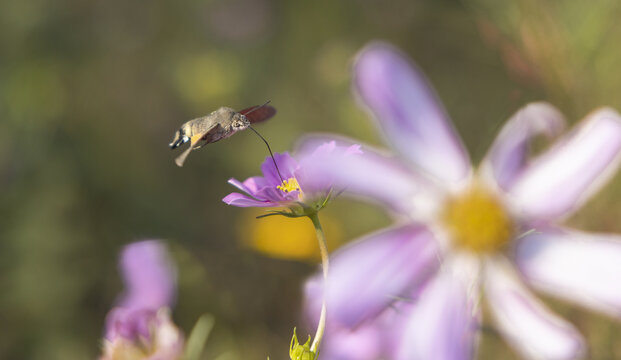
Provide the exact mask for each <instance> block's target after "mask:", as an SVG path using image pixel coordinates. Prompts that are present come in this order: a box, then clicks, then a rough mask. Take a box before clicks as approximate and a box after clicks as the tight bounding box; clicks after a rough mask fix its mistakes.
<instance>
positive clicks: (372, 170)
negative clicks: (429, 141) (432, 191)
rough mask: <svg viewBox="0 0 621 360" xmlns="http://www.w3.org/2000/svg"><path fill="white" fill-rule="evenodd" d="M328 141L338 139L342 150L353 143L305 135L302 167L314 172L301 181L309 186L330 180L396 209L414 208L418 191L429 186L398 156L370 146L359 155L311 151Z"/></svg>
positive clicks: (341, 139)
mask: <svg viewBox="0 0 621 360" xmlns="http://www.w3.org/2000/svg"><path fill="white" fill-rule="evenodd" d="M326 142H335V143H336V144H339V145H340V146H341V147H342V149H348V148H349V147H350V146H352V145H353V144H354V142H353V141H350V140H348V139H345V138H334V137H332V138H330V137H326V136H308V137H305V138H304V139H303V141H302V142H301V143H300V145H299V148H300V150H299V151H298V153H299V154H300V161H301V162H302V163H303V167H302V170H303V171H304V172H306V173H308V174H313V175H314V176H304V177H303V180H301V181H302V182H303V183H304V184H305V185H307V186H312V187H318V186H321V185H322V184H323V183H324V182H326V181H329V182H330V183H331V184H332V186H334V187H335V188H345V190H346V191H347V193H349V194H353V195H359V196H363V197H366V198H371V199H374V200H376V201H379V202H381V203H382V204H384V205H386V206H389V207H390V208H391V209H393V210H396V211H411V210H412V206H413V201H412V198H413V197H414V196H415V194H418V193H420V192H421V190H423V189H427V188H428V187H429V186H430V184H429V183H427V182H426V181H425V180H423V179H421V178H420V177H416V176H415V175H414V174H413V172H412V171H411V170H410V169H408V168H407V167H406V166H404V165H403V164H402V163H401V162H400V161H398V160H397V159H395V158H391V157H388V156H386V155H383V154H380V153H379V152H377V151H375V150H373V149H371V148H368V147H361V154H358V155H356V156H334V155H333V154H315V153H314V152H312V149H315V148H316V147H317V146H318V144H321V143H326ZM342 151H344V150H342Z"/></svg>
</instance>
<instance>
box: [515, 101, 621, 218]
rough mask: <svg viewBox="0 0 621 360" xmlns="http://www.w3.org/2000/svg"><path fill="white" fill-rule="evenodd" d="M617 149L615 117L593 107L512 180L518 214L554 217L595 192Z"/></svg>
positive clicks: (620, 142)
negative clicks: (573, 126)
mask: <svg viewBox="0 0 621 360" xmlns="http://www.w3.org/2000/svg"><path fill="white" fill-rule="evenodd" d="M619 150H621V118H620V117H619V114H617V113H616V112H615V111H614V110H612V109H608V108H606V109H602V110H599V111H597V112H595V113H593V114H591V115H590V116H588V117H587V118H586V120H585V121H584V123H583V124H582V125H581V126H580V127H579V128H578V129H577V130H575V131H573V132H572V133H571V134H569V135H568V136H567V137H566V138H565V139H564V140H563V141H561V142H559V144H558V145H556V146H554V147H553V148H552V149H551V150H549V151H548V152H546V153H545V154H544V155H542V156H541V157H540V158H538V159H537V160H536V161H535V162H534V163H533V164H532V165H531V166H529V167H528V168H527V169H526V170H525V171H524V174H523V175H522V176H521V177H520V178H519V179H517V181H516V183H515V184H514V185H513V186H512V188H511V189H510V193H511V195H512V197H513V198H514V201H515V202H516V204H517V205H518V207H519V208H520V209H521V210H522V211H523V215H525V216H526V217H530V218H547V219H549V218H558V217H561V216H564V215H567V214H569V213H570V212H571V211H572V210H575V209H576V208H577V207H578V206H579V205H581V204H582V203H583V202H584V201H586V200H587V199H588V198H589V197H590V195H592V194H593V193H595V192H596V191H597V190H598V189H599V188H600V187H601V186H602V185H603V184H604V183H605V182H606V180H607V179H608V178H609V177H610V175H612V174H613V173H614V171H616V169H617V166H618V163H619V161H618V160H619Z"/></svg>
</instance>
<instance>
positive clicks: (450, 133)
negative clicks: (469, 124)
mask: <svg viewBox="0 0 621 360" xmlns="http://www.w3.org/2000/svg"><path fill="white" fill-rule="evenodd" d="M354 86H355V90H356V91H357V92H358V94H359V95H360V98H361V99H362V101H363V103H364V105H366V106H368V108H369V110H371V112H372V113H373V115H375V117H376V118H377V121H378V123H379V124H380V126H381V127H382V129H383V130H384V133H385V135H386V137H387V143H389V144H390V145H391V146H393V147H394V148H396V149H397V150H398V152H399V153H400V154H401V155H403V156H404V157H406V158H407V159H409V160H410V161H412V162H413V163H414V164H415V165H416V166H417V167H420V168H421V169H422V170H424V171H426V172H428V173H429V174H431V175H432V176H435V177H436V178H438V179H441V180H444V181H451V182H455V181H459V180H462V179H464V178H465V177H466V176H467V175H468V174H469V173H470V161H469V159H468V155H467V153H466V151H465V150H464V147H463V145H462V144H461V142H460V139H459V137H458V136H457V135H456V134H455V130H454V129H453V127H452V124H451V122H450V121H449V118H448V116H447V114H446V113H445V111H444V109H443V108H442V106H441V104H440V103H439V102H438V101H437V100H436V97H435V94H434V93H433V90H432V89H431V87H430V86H429V85H428V84H427V82H426V80H425V78H424V77H423V75H422V74H421V73H420V72H419V71H418V70H417V69H416V67H415V66H414V64H412V63H411V62H410V61H409V60H408V59H407V58H406V57H405V56H404V55H403V54H402V53H401V52H400V51H399V50H397V49H396V48H394V47H392V46H391V45H388V44H385V43H373V44H371V45H368V46H366V47H365V48H364V49H362V51H361V52H360V54H359V55H358V58H357V59H356V62H355V64H354Z"/></svg>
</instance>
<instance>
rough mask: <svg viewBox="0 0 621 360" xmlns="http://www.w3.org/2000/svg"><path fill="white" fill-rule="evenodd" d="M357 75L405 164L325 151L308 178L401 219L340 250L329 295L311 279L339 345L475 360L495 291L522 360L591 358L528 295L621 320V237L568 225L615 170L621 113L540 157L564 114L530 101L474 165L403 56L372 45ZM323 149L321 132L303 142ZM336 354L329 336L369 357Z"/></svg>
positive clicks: (312, 307) (592, 117)
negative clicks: (532, 151) (375, 337)
mask: <svg viewBox="0 0 621 360" xmlns="http://www.w3.org/2000/svg"><path fill="white" fill-rule="evenodd" d="M354 76H355V80H354V81H355V82H354V88H355V90H356V92H357V94H358V95H359V98H360V100H361V101H362V102H363V103H364V105H366V107H367V108H368V110H370V112H371V113H372V114H373V115H374V117H375V118H376V119H377V122H378V124H379V126H380V128H381V130H382V132H383V133H384V135H385V136H386V139H387V143H388V144H389V145H390V146H391V147H392V148H394V150H396V151H397V152H398V153H399V154H400V155H401V158H394V157H391V156H388V155H386V154H383V153H381V152H379V151H376V150H373V149H370V148H363V150H364V153H363V154H362V155H361V156H357V157H355V158H354V157H352V158H348V159H343V158H339V157H328V156H326V157H315V158H313V159H312V160H309V161H308V163H307V165H306V166H307V170H308V171H309V173H312V174H315V176H316V181H321V179H322V177H323V176H327V177H330V178H331V179H333V181H334V184H335V185H338V186H342V187H344V188H346V191H347V192H349V193H351V194H355V195H359V196H362V197H366V198H370V199H373V200H374V201H376V202H379V203H381V204H383V205H385V206H386V207H387V208H389V209H390V210H391V211H392V213H393V214H394V215H395V216H396V217H397V218H398V221H397V224H396V225H395V226H393V227H392V228H390V229H386V230H382V231H380V232H377V233H375V234H372V235H369V236H367V237H365V238H363V239H361V240H359V241H356V242H354V243H352V244H351V245H349V246H347V247H346V248H344V249H342V250H340V251H338V252H337V253H336V254H335V255H334V256H333V258H332V260H331V261H332V267H331V270H330V275H329V278H328V282H327V285H326V287H325V288H323V287H322V285H321V282H320V281H319V277H318V276H316V277H314V278H312V279H311V280H309V282H308V283H307V286H306V299H307V300H306V306H307V310H308V311H309V312H310V313H312V314H316V313H317V311H318V308H319V304H318V300H317V299H321V296H320V293H321V291H325V294H326V299H327V307H328V309H330V311H329V313H328V328H329V329H332V331H333V334H334V336H335V337H336V338H337V339H343V341H345V343H347V342H346V341H347V339H350V340H351V339H352V338H353V339H355V338H356V337H359V338H361V339H366V338H367V337H368V334H373V331H379V332H380V333H384V334H385V333H390V334H391V335H393V336H392V337H391V339H393V340H394V339H397V341H395V342H394V343H390V344H388V345H389V346H387V345H386V344H387V343H386V341H385V340H382V344H383V345H382V344H380V345H378V346H377V349H379V350H378V351H380V352H381V354H380V355H377V356H374V357H373V358H377V357H381V356H383V357H388V358H397V359H470V358H473V357H475V354H476V348H477V336H476V333H477V331H478V327H479V324H480V320H479V317H480V311H479V306H478V305H479V300H480V299H479V298H480V296H481V294H484V295H485V300H486V301H487V303H488V304H489V306H490V309H491V313H492V315H493V317H494V319H495V321H496V324H497V328H498V331H499V332H500V333H501V334H502V335H503V336H504V338H505V339H506V340H507V341H508V342H509V343H510V344H511V345H512V346H513V347H514V349H515V350H516V351H518V352H519V353H520V354H521V355H522V356H524V357H527V358H537V359H573V358H577V357H581V356H583V355H584V354H585V351H586V350H585V344H584V341H583V339H582V337H581V336H580V334H579V333H578V332H577V331H576V329H575V328H574V327H573V326H572V325H571V324H570V323H568V322H567V321H565V320H563V319H562V318H560V317H558V316H557V315H555V314H554V313H552V312H551V311H550V310H549V309H548V308H547V307H546V306H545V304H544V303H542V302H541V301H539V300H538V299H537V298H536V297H535V296H534V295H533V294H532V293H531V291H530V289H529V288H530V287H531V286H532V287H534V288H536V289H538V290H541V291H542V292H546V293H548V294H550V295H552V296H556V297H560V298H563V299H565V300H567V301H571V302H574V303H577V304H580V305H584V306H587V307H589V308H591V309H594V310H597V311H600V312H604V313H607V314H609V315H611V316H615V317H618V316H619V314H620V313H621V290H619V289H618V287H617V286H616V284H617V282H618V279H619V278H621V241H620V240H621V239H620V237H619V236H618V235H599V234H589V233H584V232H578V231H576V230H573V229H569V228H566V227H563V226H561V225H558V223H559V222H560V221H562V220H563V219H564V218H566V217H567V216H569V215H570V214H571V213H573V212H574V211H575V210H576V209H577V208H578V207H579V206H580V205H581V204H582V203H583V202H585V201H586V200H587V199H588V198H589V197H590V196H591V195H592V194H594V193H595V192H596V191H597V190H598V189H599V188H600V187H601V186H602V185H603V184H604V183H605V181H606V180H607V179H608V178H609V176H610V175H611V174H613V173H614V172H615V170H616V169H617V165H618V162H619V158H620V155H619V154H620V150H621V118H620V116H619V114H617V113H616V112H615V111H614V110H612V109H608V108H604V109H600V110H597V111H595V112H593V113H591V114H589V115H588V116H587V117H586V118H585V120H583V121H582V123H581V124H579V125H577V126H576V128H575V129H574V130H573V131H571V132H570V133H568V134H567V135H565V136H564V137H563V138H562V139H560V140H559V141H558V142H557V143H556V144H555V145H554V146H552V147H551V149H549V150H548V151H546V152H544V153H543V154H542V155H539V156H537V157H536V158H534V159H533V160H532V161H528V159H527V150H528V143H529V140H530V139H531V138H532V137H533V136H535V135H538V134H544V135H547V136H554V135H557V134H558V133H560V131H561V130H562V128H563V126H564V119H563V117H562V115H561V114H560V113H559V112H558V111H557V110H556V109H554V108H553V107H552V106H550V105H548V104H544V103H534V104H530V105H528V106H526V107H525V108H523V109H521V110H520V111H518V112H517V114H515V115H514V116H513V117H512V118H511V119H509V121H508V122H507V123H506V125H505V126H504V128H503V129H502V131H501V132H500V134H499V136H498V137H497V139H496V141H495V142H494V143H493V145H492V147H491V149H490V151H489V153H488V154H487V156H486V157H485V158H484V160H483V162H482V164H481V166H480V167H479V168H478V169H473V167H472V165H471V164H470V161H469V158H468V155H467V153H466V151H465V150H464V147H463V145H462V143H461V142H460V140H459V138H458V136H457V135H456V134H455V131H454V129H453V127H452V125H451V123H450V121H449V118H448V116H447V115H446V113H445V111H444V110H443V108H442V106H441V105H440V104H439V103H438V102H437V101H436V98H435V95H434V93H433V91H432V90H431V89H430V88H429V87H428V86H427V85H426V82H425V80H424V78H423V76H422V75H421V74H420V73H419V72H418V71H417V70H416V68H415V67H414V65H413V64H411V63H410V62H409V61H408V60H407V58H406V57H405V56H404V55H402V54H401V53H400V52H399V51H398V50H396V49H395V48H393V47H391V46H389V45H387V44H381V43H374V44H371V45H369V46H367V47H366V48H364V49H363V50H362V51H361V53H360V55H359V56H358V58H357V60H356V62H355V67H354ZM324 141H326V138H325V137H320V138H309V139H307V140H306V141H305V142H303V143H302V148H305V147H311V148H312V147H313V146H315V144H317V143H318V142H324ZM335 141H337V143H339V144H341V145H345V146H346V145H347V144H348V143H349V141H348V140H346V139H337V140H335ZM344 160H346V161H344ZM312 180H313V179H308V180H307V181H309V182H310V183H312ZM404 299H408V301H404ZM404 303H408V306H405V307H400V306H399V304H404ZM395 307H396V308H397V309H400V311H399V315H400V316H398V317H397V318H398V319H397V320H394V321H392V322H391V323H390V324H389V325H387V324H386V321H384V320H382V319H384V318H385V316H386V312H387V311H389V312H393V311H394V308H395ZM312 318H315V317H312ZM330 334H331V333H330V332H328V334H327V339H329V338H330V336H331V335H330ZM326 341H328V340H326ZM365 341H367V340H365ZM331 343H332V344H334V345H335V347H333V346H329V345H330V344H331ZM367 344H368V341H367ZM350 345H351V344H350ZM337 348H338V341H332V342H328V343H327V346H326V348H325V349H324V352H323V356H326V357H327V358H338V359H361V358H362V359H363V358H364V357H359V356H356V355H353V356H349V357H348V356H344V355H342V354H340V355H338V356H333V355H332V354H337V352H335V349H337Z"/></svg>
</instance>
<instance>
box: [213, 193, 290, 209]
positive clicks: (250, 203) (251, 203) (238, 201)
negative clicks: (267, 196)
mask: <svg viewBox="0 0 621 360" xmlns="http://www.w3.org/2000/svg"><path fill="white" fill-rule="evenodd" d="M222 201H223V202H224V203H225V204H227V205H232V206H238V207H270V206H280V205H279V204H277V203H273V202H271V201H259V200H256V199H252V198H250V197H248V196H246V195H243V194H240V193H235V192H234V193H230V194H228V195H227V196H225V197H224V198H223V199H222Z"/></svg>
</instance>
